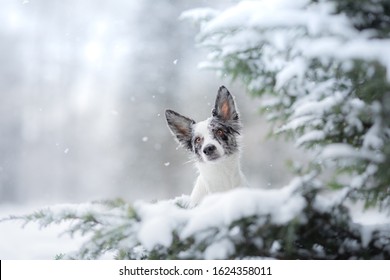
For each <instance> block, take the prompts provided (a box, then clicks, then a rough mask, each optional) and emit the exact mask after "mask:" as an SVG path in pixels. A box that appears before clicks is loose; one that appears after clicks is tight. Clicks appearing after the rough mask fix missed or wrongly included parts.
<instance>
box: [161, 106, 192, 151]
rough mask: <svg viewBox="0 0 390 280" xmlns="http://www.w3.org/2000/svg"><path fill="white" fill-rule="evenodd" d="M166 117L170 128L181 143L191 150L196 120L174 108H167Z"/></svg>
mask: <svg viewBox="0 0 390 280" xmlns="http://www.w3.org/2000/svg"><path fill="white" fill-rule="evenodd" d="M165 117H166V119H167V123H168V127H169V129H170V130H171V132H172V134H173V135H174V136H175V137H176V139H177V140H178V141H179V143H180V144H181V145H182V146H183V147H184V148H186V149H188V150H191V147H192V144H191V139H192V126H193V125H194V124H195V121H194V120H192V119H190V118H187V117H184V116H182V115H180V114H179V113H176V112H175V111H172V110H166V111H165Z"/></svg>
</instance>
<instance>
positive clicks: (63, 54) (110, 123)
mask: <svg viewBox="0 0 390 280" xmlns="http://www.w3.org/2000/svg"><path fill="white" fill-rule="evenodd" d="M233 2H234V1H200V0H199V1H180V2H177V1H168V0H164V1H151V0H148V1H125V0H115V1H92V0H85V1H77V0H69V1H59V0H52V1H44V0H30V1H28V0H20V1H19V0H15V1H8V0H0V6H1V9H0V41H1V44H0V61H1V63H0V80H1V82H0V95H1V102H0V217H5V216H8V215H10V214H23V213H30V212H32V211H34V210H37V209H40V208H43V207H45V206H47V205H57V204H60V203H80V202H86V201H91V200H97V199H111V198H116V197H121V198H123V199H125V200H127V201H130V202H133V201H136V200H144V201H150V200H159V199H167V198H172V197H175V196H180V195H182V194H189V193H190V191H191V188H192V185H193V182H194V179H195V177H196V173H195V169H194V168H193V167H192V165H191V164H190V163H187V162H188V158H187V155H186V154H185V152H183V151H181V150H177V149H176V148H177V144H176V143H175V142H174V141H173V138H172V136H171V135H170V133H169V131H168V129H167V128H166V125H165V120H164V118H163V116H164V114H163V113H164V110H165V109H166V108H171V109H174V110H176V111H179V112H181V113H183V114H187V115H189V116H191V117H193V118H194V119H195V120H203V119H205V118H206V117H208V116H209V114H210V111H211V107H212V106H213V103H214V98H215V95H216V91H217V89H218V87H219V86H220V85H222V84H224V85H225V86H227V87H228V88H229V89H230V90H231V92H232V93H233V94H234V95H235V96H236V100H237V104H238V106H239V109H240V112H241V115H242V119H243V123H244V149H243V150H244V154H243V169H244V172H245V173H246V174H247V177H248V179H249V181H250V182H251V185H252V186H254V187H261V188H273V187H281V186H283V185H284V184H285V183H286V182H288V181H289V179H290V178H289V174H288V172H287V171H286V170H285V162H286V160H287V159H289V158H291V157H293V155H294V154H296V153H298V154H299V152H296V151H293V150H292V148H291V147H290V146H286V145H285V144H284V143H283V142H282V141H276V140H272V141H267V139H266V135H267V132H268V127H267V126H266V124H265V121H264V120H263V119H262V118H261V117H260V116H259V114H258V108H259V105H260V104H259V101H258V100H255V99H251V98H250V97H249V96H248V95H247V94H246V93H245V92H244V90H243V87H241V86H240V85H239V84H238V83H235V84H231V83H230V82H229V80H227V79H226V80H224V79H223V78H218V77H216V75H215V73H214V72H212V71H200V70H199V68H198V63H199V62H200V61H202V60H204V57H205V53H204V52H203V51H202V50H201V49H198V48H196V43H195V40H194V37H195V34H196V32H197V30H196V28H195V27H194V26H193V25H191V24H190V23H189V22H186V21H182V20H179V17H180V14H181V13H182V12H183V11H185V10H187V9H191V8H197V7H204V6H211V7H214V8H221V9H225V8H226V7H229V6H230V5H231V4H232V3H233ZM65 227H66V225H64V226H58V227H56V226H53V227H49V228H47V229H45V230H39V228H38V227H37V226H36V225H35V224H29V225H27V226H26V227H25V228H23V229H22V228H21V223H18V222H5V223H0V259H52V258H53V257H54V256H55V255H56V254H58V253H61V252H64V251H65V252H68V251H71V250H73V249H75V248H77V247H78V245H80V242H81V241H82V240H81V239H77V238H76V239H70V238H69V237H68V236H61V237H59V234H60V233H61V232H62V230H63V229H64V228H65Z"/></svg>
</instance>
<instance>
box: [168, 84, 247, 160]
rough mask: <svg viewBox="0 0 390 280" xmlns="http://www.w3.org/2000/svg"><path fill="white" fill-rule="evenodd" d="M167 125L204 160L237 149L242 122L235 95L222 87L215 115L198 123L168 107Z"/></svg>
mask: <svg viewBox="0 0 390 280" xmlns="http://www.w3.org/2000/svg"><path fill="white" fill-rule="evenodd" d="M165 116H166V119H167V122H168V127H169V129H170V130H171V132H172V134H173V135H174V136H175V137H176V139H177V141H178V142H179V143H180V144H181V145H182V146H183V147H184V148H185V149H187V150H189V151H191V152H193V153H194V154H195V155H196V156H197V158H198V159H199V160H200V161H201V162H214V161H217V160H218V159H220V158H223V157H225V156H229V155H232V154H234V153H235V152H237V151H238V149H239V146H238V136H239V135H240V131H241V121H240V118H239V114H238V111H237V108H236V106H235V103H234V98H233V96H232V95H231V94H230V92H229V91H228V90H227V89H226V88H225V87H224V86H221V87H220V88H219V90H218V94H217V98H216V100H215V106H214V109H213V110H212V116H211V117H210V118H208V119H207V120H205V121H202V122H198V123H196V122H195V121H194V120H192V119H190V118H187V117H184V116H182V115H180V114H178V113H176V112H174V111H172V110H166V111H165Z"/></svg>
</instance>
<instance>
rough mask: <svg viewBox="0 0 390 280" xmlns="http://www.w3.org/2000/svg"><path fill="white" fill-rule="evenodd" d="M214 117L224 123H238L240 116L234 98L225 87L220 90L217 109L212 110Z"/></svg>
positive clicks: (216, 102)
mask: <svg viewBox="0 0 390 280" xmlns="http://www.w3.org/2000/svg"><path fill="white" fill-rule="evenodd" d="M212 114H213V117H217V118H219V119H221V120H223V121H238V120H239V115H238V111H237V108H236V105H235V103H234V99H233V96H232V95H231V94H230V92H229V91H228V90H227V88H225V87H224V86H221V87H220V88H219V90H218V94H217V99H216V100H215V107H214V109H213V110H212Z"/></svg>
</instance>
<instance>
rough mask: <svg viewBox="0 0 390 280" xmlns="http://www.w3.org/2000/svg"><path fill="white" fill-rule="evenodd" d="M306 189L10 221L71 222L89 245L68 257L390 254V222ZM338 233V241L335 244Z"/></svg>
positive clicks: (109, 205) (102, 207) (62, 210)
mask: <svg viewBox="0 0 390 280" xmlns="http://www.w3.org/2000/svg"><path fill="white" fill-rule="evenodd" d="M306 179H307V180H308V179H309V177H307V178H306ZM307 183H308V182H307V181H306V182H305V181H302V179H301V178H297V179H296V180H294V181H293V183H291V184H290V185H289V186H286V187H285V188H282V189H279V190H269V191H266V190H258V189H257V190H255V189H237V190H233V191H230V192H227V193H221V194H216V195H212V196H209V197H207V198H206V199H205V200H204V201H203V202H202V203H201V204H200V205H199V206H198V207H196V208H192V209H186V208H183V206H182V205H183V204H186V201H187V200H188V197H186V196H182V197H178V198H175V199H172V200H168V201H160V202H157V203H147V202H142V201H139V202H137V203H136V204H135V205H134V206H132V205H130V204H128V203H125V202H123V201H121V200H117V201H104V202H93V203H86V204H80V205H57V206H53V207H49V208H46V209H44V210H42V211H38V212H36V213H33V214H31V215H25V216H18V217H15V216H14V217H10V218H8V219H6V220H21V221H23V222H25V223H26V222H27V223H31V222H34V223H39V224H40V225H42V226H44V227H46V226H48V225H50V224H57V223H62V222H70V226H69V228H68V230H67V231H66V233H68V234H71V235H74V234H81V235H83V236H84V237H85V240H86V241H85V243H84V244H83V245H82V246H81V247H80V248H79V250H78V251H76V252H66V254H59V255H60V256H61V257H62V258H69V259H99V258H102V257H103V258H106V257H107V256H114V257H115V258H117V259H233V258H234V259H242V258H248V257H259V258H264V257H267V258H270V257H271V258H283V259H295V258H300V259H307V258H310V259H313V258H314V259H315V258H317V259H323V258H326V259H335V258H341V259H345V258H371V257H376V258H388V257H389V256H390V247H389V246H388V244H389V242H390V236H389V229H390V226H389V225H390V224H389V220H388V219H387V220H386V219H385V220H383V222H384V223H382V224H380V225H378V226H376V225H372V224H370V225H369V226H368V227H367V226H365V225H363V224H357V223H354V222H353V221H352V220H351V219H350V216H349V211H348V209H347V208H345V207H341V206H340V205H339V204H338V203H335V201H336V200H337V199H334V198H333V200H332V201H333V202H332V201H331V202H329V200H328V202H325V201H326V199H325V198H324V199H322V200H320V199H319V198H318V197H317V199H313V194H312V193H311V192H312V191H310V192H308V193H305V192H302V190H304V189H305V185H306V184H307ZM334 212H337V213H338V215H333V214H332V213H334ZM360 219H362V218H360ZM3 222H4V220H3ZM308 228H310V230H307V229H308ZM324 229H326V230H324ZM335 233H337V234H340V236H341V237H340V238H338V239H335V238H334V234H335ZM59 253H64V252H59Z"/></svg>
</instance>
